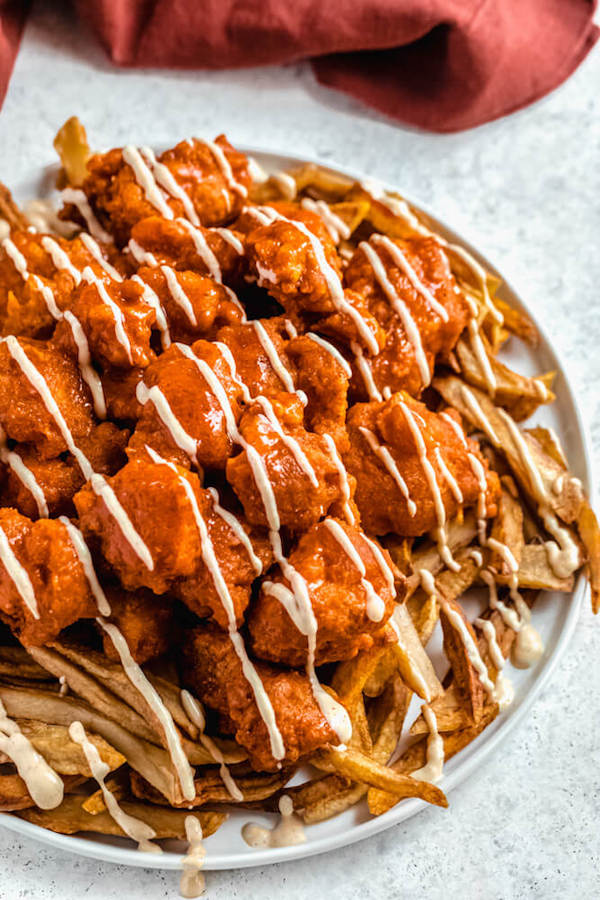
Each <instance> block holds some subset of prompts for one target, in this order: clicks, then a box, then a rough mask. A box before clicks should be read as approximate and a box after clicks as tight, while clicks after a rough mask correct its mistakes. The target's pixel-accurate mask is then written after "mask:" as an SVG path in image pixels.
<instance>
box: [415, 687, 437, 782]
mask: <svg viewBox="0 0 600 900" xmlns="http://www.w3.org/2000/svg"><path fill="white" fill-rule="evenodd" d="M421 713H422V715H423V718H424V719H425V722H426V723H427V727H428V729H429V736H428V738H427V762H426V763H425V765H424V766H422V767H421V768H420V769H416V770H415V771H414V772H411V773H410V775H411V778H415V779H416V780H417V781H428V782H430V783H431V784H435V783H436V782H437V781H439V780H440V778H441V777H442V774H443V771H444V739H443V738H442V736H441V735H440V733H439V732H438V727H437V719H436V717H435V713H434V711H433V710H432V708H431V707H430V706H429V704H427V703H424V704H423V706H422V707H421Z"/></svg>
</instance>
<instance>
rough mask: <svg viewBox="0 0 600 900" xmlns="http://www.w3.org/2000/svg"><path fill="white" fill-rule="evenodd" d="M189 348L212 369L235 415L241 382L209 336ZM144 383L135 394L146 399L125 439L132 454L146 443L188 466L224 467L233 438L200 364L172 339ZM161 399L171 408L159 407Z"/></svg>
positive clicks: (238, 413)
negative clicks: (237, 381)
mask: <svg viewBox="0 0 600 900" xmlns="http://www.w3.org/2000/svg"><path fill="white" fill-rule="evenodd" d="M184 349H185V350H187V348H184ZM191 351H192V352H193V354H194V356H195V357H196V359H197V360H199V361H200V360H201V361H202V364H204V365H206V366H207V367H208V369H209V370H210V372H212V373H214V375H215V376H216V378H217V380H218V382H219V383H220V384H221V386H222V388H223V390H224V392H225V394H226V395H227V398H228V400H229V402H230V405H231V408H232V410H233V415H234V418H235V420H236V422H237V421H239V419H240V417H241V414H242V410H241V406H240V400H241V395H242V392H241V388H240V386H239V385H238V384H236V382H235V381H234V380H233V378H232V376H231V370H230V368H229V365H228V363H227V360H226V359H225V358H224V357H223V355H222V353H221V352H220V351H219V348H218V347H217V346H216V345H215V344H212V343H210V342H209V341H196V343H195V344H194V345H193V346H192V348H191ZM144 385H145V387H146V388H147V389H148V392H147V393H146V392H144V388H143V387H141V388H140V389H139V390H138V399H139V400H140V402H143V404H144V405H143V409H142V413H141V416H140V420H139V422H138V425H137V428H136V430H135V432H134V434H133V437H132V439H131V441H130V444H129V455H130V457H132V456H134V455H137V454H139V453H140V452H141V453H143V454H145V448H146V446H149V447H152V448H153V449H154V450H156V451H157V452H158V453H159V454H160V455H161V456H163V457H165V458H168V459H173V460H175V461H177V462H179V463H180V464H181V465H185V466H189V465H190V461H191V462H193V463H194V464H196V465H198V466H202V467H205V468H210V469H224V468H225V464H226V462H227V460H228V459H229V457H230V456H231V454H232V453H233V443H232V441H231V439H230V438H229V436H228V433H227V421H226V417H225V413H224V412H223V408H222V406H221V405H220V403H219V401H218V399H217V397H216V396H215V394H214V392H213V390H212V388H211V386H210V384H209V383H208V381H207V380H206V378H205V376H204V374H203V373H202V370H201V369H200V368H199V366H198V364H197V363H196V362H195V361H194V360H193V359H189V358H187V357H186V356H184V355H183V353H182V350H181V349H180V348H179V347H177V346H176V345H172V346H171V347H169V349H168V350H166V351H165V352H164V353H163V354H162V355H161V356H160V357H159V358H158V359H157V360H156V361H155V362H154V363H152V365H151V366H150V367H149V368H148V369H147V370H146V373H145V375H144ZM165 401H166V403H167V404H168V408H169V409H170V411H171V412H170V414H169V413H165V411H164V409H163V407H164V403H165ZM173 417H174V419H173ZM175 420H176V421H177V423H178V425H177V424H176V423H175ZM182 430H183V433H182Z"/></svg>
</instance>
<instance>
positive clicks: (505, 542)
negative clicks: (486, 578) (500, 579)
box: [488, 489, 525, 579]
mask: <svg viewBox="0 0 600 900" xmlns="http://www.w3.org/2000/svg"><path fill="white" fill-rule="evenodd" d="M490 538H491V541H490V550H491V552H490V558H489V563H488V564H489V565H490V566H491V567H492V568H493V569H494V570H495V571H496V572H497V573H498V575H500V576H505V577H506V578H508V579H509V578H510V576H511V567H510V564H509V560H508V559H507V558H506V554H505V553H504V554H503V553H502V552H499V551H498V550H497V549H496V547H497V546H498V545H502V546H504V547H508V549H509V551H510V553H511V554H512V556H513V557H514V560H515V562H516V563H517V565H519V564H520V562H521V556H522V554H523V547H524V544H525V539H524V537H523V509H522V507H521V504H520V503H519V502H518V501H517V500H515V498H514V497H513V496H512V495H511V494H510V493H509V492H508V491H507V490H505V489H503V490H502V493H501V494H500V499H499V500H498V514H497V516H496V517H495V519H494V520H493V521H492V527H491V531H490ZM494 542H497V544H495V543H494Z"/></svg>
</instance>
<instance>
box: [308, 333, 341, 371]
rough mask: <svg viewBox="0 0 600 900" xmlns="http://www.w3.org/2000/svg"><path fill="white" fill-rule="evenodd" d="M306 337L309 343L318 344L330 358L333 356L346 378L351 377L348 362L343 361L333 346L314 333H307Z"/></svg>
mask: <svg viewBox="0 0 600 900" xmlns="http://www.w3.org/2000/svg"><path fill="white" fill-rule="evenodd" d="M306 337H307V338H309V339H310V340H311V341H314V343H315V344H318V345H319V347H322V348H323V350H326V351H327V353H329V354H330V356H333V358H334V359H335V361H336V362H337V363H338V364H339V365H340V366H341V367H342V369H343V370H344V372H345V373H346V375H347V376H348V378H351V377H352V367H351V366H350V363H349V362H348V360H346V359H344V357H343V356H342V354H341V353H340V351H339V350H338V349H337V347H334V346H333V344H330V343H329V341H326V340H325V338H322V337H321V336H320V335H318V334H314V332H312V331H307V332H306Z"/></svg>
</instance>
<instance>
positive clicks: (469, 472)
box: [345, 394, 500, 535]
mask: <svg viewBox="0 0 600 900" xmlns="http://www.w3.org/2000/svg"><path fill="white" fill-rule="evenodd" d="M403 404H405V405H406V407H407V408H408V410H409V411H410V412H411V413H412V414H413V417H414V422H415V424H416V426H417V427H418V429H419V432H420V434H421V435H422V438H423V442H424V444H425V448H426V454H427V459H428V460H429V462H430V464H431V466H432V467H433V470H434V472H435V479H436V482H437V484H438V485H439V490H440V494H441V498H442V502H443V504H444V509H445V511H446V516H447V518H451V517H452V516H454V515H455V514H456V512H457V510H458V509H459V506H460V505H461V504H459V502H458V500H457V498H456V496H455V495H454V493H453V491H452V489H451V487H450V484H449V482H448V479H447V477H446V475H445V473H444V471H443V468H442V466H440V463H439V458H438V456H437V453H436V451H439V454H440V458H441V459H442V461H443V463H445V466H446V469H447V470H448V471H449V473H450V475H451V477H452V478H453V479H454V481H455V482H456V485H457V486H458V488H459V489H460V491H461V494H462V497H463V504H464V507H465V508H466V507H469V506H473V505H474V504H475V503H476V502H477V498H478V496H479V483H478V479H477V476H476V474H475V471H474V469H473V466H472V465H471V463H470V461H469V454H470V453H471V454H473V455H474V456H475V457H476V458H477V459H478V460H479V462H480V463H481V465H482V466H483V468H484V471H485V474H486V481H487V492H486V503H487V509H488V515H489V516H493V515H495V514H496V507H495V501H496V499H497V497H498V496H499V490H500V486H499V481H498V476H497V475H496V473H495V472H493V471H490V470H489V468H488V465H487V462H486V460H485V459H484V457H483V456H482V454H481V451H480V450H479V447H478V445H477V443H476V442H475V441H472V440H469V439H467V446H464V445H463V444H462V442H461V441H460V440H459V438H458V436H457V435H456V433H455V432H454V430H453V428H452V426H451V425H450V423H449V422H448V421H447V420H446V419H444V417H443V416H441V415H438V414H437V413H434V412H431V411H430V410H429V409H427V407H426V406H425V404H424V403H420V402H419V401H418V400H413V399H412V398H410V397H409V396H408V395H407V394H394V395H393V396H392V397H390V399H389V400H386V401H384V402H382V403H357V404H356V405H355V406H353V407H352V409H351V410H350V412H349V414H348V434H349V437H350V450H349V452H348V453H347V454H346V455H345V463H346V465H347V467H348V470H349V471H350V472H351V473H352V474H353V475H354V477H355V478H356V498H355V499H356V503H357V505H358V508H359V509H360V513H361V518H362V521H363V524H364V527H365V529H366V531H368V532H369V533H373V534H387V533H388V532H389V531H395V532H396V533H397V534H401V535H420V534H424V533H425V532H427V531H430V530H431V529H432V528H434V527H436V525H437V524H438V519H437V515H436V509H435V502H434V494H433V492H432V489H431V486H430V483H429V481H428V480H427V477H426V469H425V467H424V465H423V462H422V459H421V457H420V453H419V449H418V446H417V442H416V440H415V437H414V435H413V433H412V431H411V429H410V427H409V424H408V421H407V417H406V415H405V413H404V411H403ZM361 429H366V430H367V431H368V432H370V433H371V434H372V435H373V438H372V440H374V441H376V443H377V444H378V445H380V446H383V447H386V448H387V449H388V451H389V453H390V454H391V456H392V458H393V461H394V463H395V465H396V467H397V471H398V473H399V474H400V476H401V477H402V478H403V479H404V481H405V483H406V487H407V489H408V494H409V498H410V499H411V500H412V501H413V503H415V504H416V511H415V512H414V515H411V513H410V510H409V505H408V501H407V499H406V498H405V496H404V493H403V492H402V490H401V489H400V487H399V484H398V481H397V478H395V477H394V476H393V475H392V474H391V473H390V471H389V469H388V468H387V467H386V465H385V463H384V462H383V461H382V459H381V457H380V456H379V455H378V454H377V453H376V452H375V451H374V450H373V449H372V448H371V446H370V444H369V440H368V437H367V435H366V433H365V431H361Z"/></svg>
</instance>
